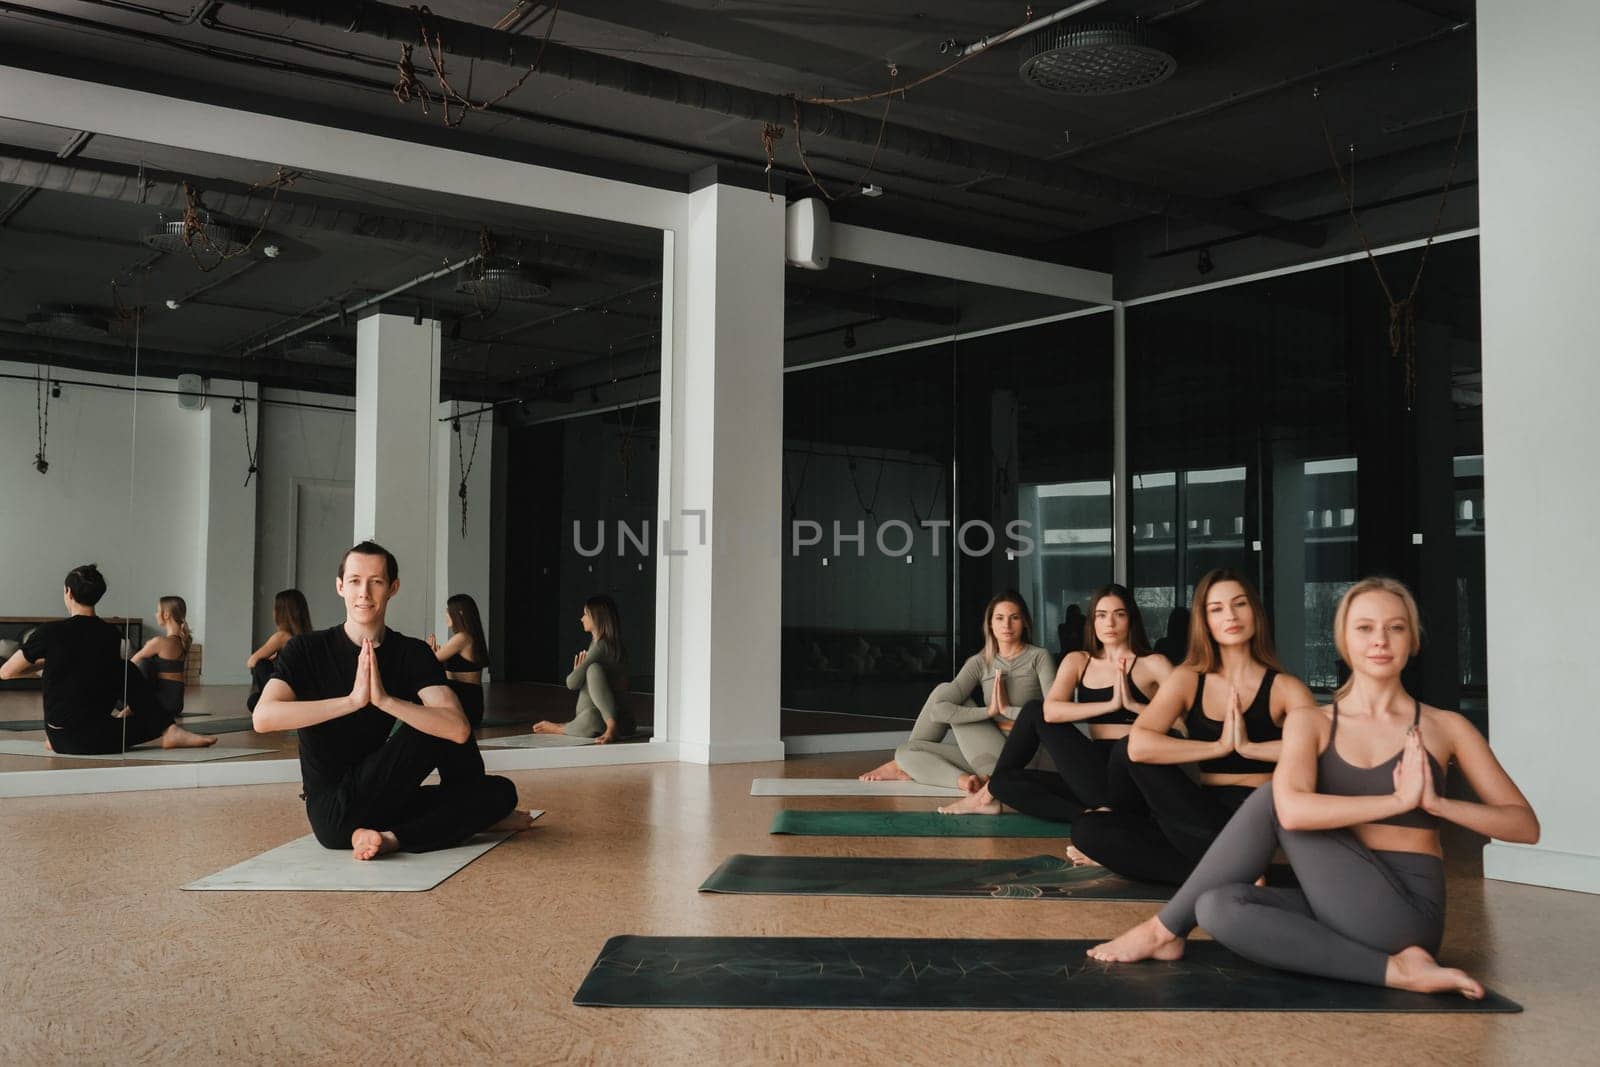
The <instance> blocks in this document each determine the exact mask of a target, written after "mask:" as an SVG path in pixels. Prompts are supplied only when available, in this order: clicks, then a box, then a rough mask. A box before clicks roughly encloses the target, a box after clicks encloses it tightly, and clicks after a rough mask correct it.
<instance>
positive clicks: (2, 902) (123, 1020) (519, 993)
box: [0, 753, 1600, 1064]
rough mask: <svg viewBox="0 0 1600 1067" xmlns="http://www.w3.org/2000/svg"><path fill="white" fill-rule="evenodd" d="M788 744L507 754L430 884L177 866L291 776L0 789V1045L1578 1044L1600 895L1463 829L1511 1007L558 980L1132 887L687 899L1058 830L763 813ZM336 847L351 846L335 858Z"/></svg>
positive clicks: (27, 1052) (1040, 908)
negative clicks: (321, 886)
mask: <svg viewBox="0 0 1600 1067" xmlns="http://www.w3.org/2000/svg"><path fill="white" fill-rule="evenodd" d="M876 755H877V754H874V753H858V754H854V755H849V756H844V755H840V756H827V757H815V758H809V759H799V760H791V761H790V762H788V763H787V764H740V765H722V766H717V767H710V768H707V767H701V766H692V765H679V764H657V765H637V766H618V767H600V768H581V769H572V770H545V771H525V772H513V773H512V775H511V777H512V778H513V780H515V781H516V783H517V786H518V788H519V790H520V792H521V802H522V804H523V805H525V806H533V807H540V808H545V809H547V810H548V814H547V815H546V816H545V818H544V819H543V820H541V822H540V824H539V825H538V827H537V828H536V829H535V830H533V831H531V832H529V833H526V834H523V835H520V836H518V837H515V838H513V839H512V840H510V841H508V842H507V843H506V844H503V845H501V846H500V847H498V848H496V849H494V850H493V851H491V852H489V853H488V854H487V855H485V856H484V857H483V858H481V859H479V860H478V861H476V862H475V863H473V864H472V865H470V866H469V867H467V868H466V869H465V870H463V871H462V872H460V873H459V874H457V875H456V876H455V877H453V878H451V879H450V880H449V881H447V882H445V883H444V884H443V885H441V886H440V887H438V888H437V889H435V890H433V891H432V892H428V893H421V894H388V895H381V894H372V895H366V894H344V893H321V894H318V893H306V894H291V893H252V894H234V893H184V892H181V891H180V890H179V889H178V888H177V887H178V886H180V885H182V884H183V883H185V882H187V881H189V880H191V879H193V878H195V877H198V876H200V875H204V874H207V873H210V872H212V871H215V870H219V869H221V868H223V867H225V866H228V865H230V864H233V863H236V862H238V861H240V860H243V859H245V858H248V857H249V856H252V855H254V854H256V853H258V852H261V851H264V850H266V849H268V848H270V847H273V846H275V845H278V844H282V843H283V842H285V841H288V840H290V839H291V838H294V837H297V836H299V835H301V834H303V833H304V832H305V831H306V827H305V823H304V817H303V813H302V808H301V805H300V803H299V801H298V800H297V799H296V792H297V789H296V788H295V787H292V786H246V787H229V788H213V789H187V790H176V791H163V792H144V793H125V794H117V795H113V796H81V797H48V798H28V799H14V800H8V801H6V802H5V803H4V805H3V806H0V840H3V841H4V842H5V843H6V848H5V853H4V864H3V865H0V914H3V915H4V920H5V921H4V923H3V926H0V930H3V936H0V1004H3V1005H4V1010H3V1011H0V1063H6V1064H40V1063H113V1062H114V1063H134V1062H161V1063H174V1064H179V1063H199V1062H211V1061H218V1060H224V1059H225V1060H228V1061H233V1062H252V1063H281V1062H304V1063H333V1062H349V1061H353V1060H356V1059H358V1058H359V1059H361V1060H364V1061H370V1062H383V1063H388V1062H423V1061H426V1062H441V1063H457V1062H468V1061H472V1062H518V1063H573V1062H578V1063H585V1062H619V1061H629V1060H634V1061H643V1062H649V1063H687V1062H697V1063H699V1062H707V1063H768V1062H807V1063H815V1062H843V1061H847V1060H849V1061H857V1062H860V1061H882V1062H908V1061H917V1062H939V1063H967V1064H973V1063H1060V1062H1068V1061H1071V1062H1105V1063H1119V1062H1169V1061H1184V1062H1220V1061H1230V1062H1274V1063H1276V1062H1282V1061H1285V1060H1290V1061H1293V1062H1296V1063H1334V1062H1349V1060H1350V1059H1351V1058H1352V1057H1358V1058H1359V1059H1360V1060H1361V1061H1364V1062H1368V1063H1401V1062H1406V1061H1411V1062H1463V1063H1529V1062H1540V1061H1543V1062H1548V1063H1572V1062H1580V1061H1587V1062H1594V1059H1593V1057H1594V1050H1595V1048H1596V1047H1597V1046H1600V1021H1597V1015H1596V1013H1595V1012H1594V1011H1593V1008H1592V1004H1591V1002H1592V989H1593V985H1594V982H1593V974H1594V966H1595V963H1594V961H1595V960H1596V959H1600V921H1597V920H1600V900H1597V899H1596V898H1594V897H1589V896H1584V895H1581V894H1573V893H1562V892H1557V891H1553V890H1543V889H1534V888H1530V887H1526V886H1517V885H1511V884H1506V883H1499V882H1487V883H1486V882H1483V881H1481V880H1480V878H1479V875H1478V862H1477V857H1476V849H1475V848H1474V847H1473V845H1472V843H1471V842H1463V843H1456V842H1452V844H1453V845H1456V844H1462V845H1464V847H1457V848H1455V859H1454V861H1453V862H1452V866H1451V887H1450V920H1449V930H1448V934H1447V938H1446V946H1445V952H1444V955H1445V957H1446V959H1448V960H1450V961H1451V962H1453V963H1456V964H1459V965H1461V966H1465V967H1468V968H1469V969H1471V970H1473V971H1474V972H1475V973H1477V974H1479V975H1480V976H1481V977H1483V978H1484V979H1485V980H1486V981H1488V982H1489V983H1490V984H1491V985H1493V986H1495V987H1496V988H1498V989H1499V990H1500V991H1501V992H1503V993H1505V994H1507V995H1508V996H1510V997H1512V998H1513V999H1515V1000H1518V1001H1520V1002H1522V1003H1523V1004H1524V1006H1525V1007H1526V1009H1527V1010H1526V1011H1525V1012H1524V1013H1523V1014H1521V1015H1496V1016H1487V1015H1480V1016H1404V1017H1402V1016H1381V1015H1268V1014H1262V1015H1247V1014H1203V1013H1192V1014H1191V1013H1183V1014H1147V1015H1127V1014H1087V1013H1083V1014H1079V1013H1070V1014H1069V1013H1049V1014H1041V1015H1027V1016H1018V1015H1013V1014H983V1013H965V1012H939V1013H924V1012H903V1013H882V1012H812V1011H697V1010H696V1011H691V1010H654V1011H637V1010H616V1009H593V1008H577V1007H574V1006H572V1004H571V1003H570V1001H571V997H572V994H573V992H574V990H575V989H576V988H577V986H578V983H579V982H580V981H581V979H582V978H583V975H584V974H585V972H586V971H587V969H588V967H589V964H590V963H591V962H592V961H593V959H594V957H595V955H596V954H597V953H598V951H599V949H600V947H601V945H602V944H603V943H604V942H605V940H606V938H607V937H609V936H610V935H613V934H618V933H644V934H691V935H693V934H728V935H757V934H770V935H791V936H952V937H954V936H965V937H1098V936H1102V935H1109V934H1113V933H1115V932H1117V931H1119V930H1120V929H1122V928H1123V927H1124V926H1126V925H1128V924H1129V923H1131V922H1132V921H1135V920H1137V919H1139V918H1142V917H1143V916H1144V915H1145V914H1147V913H1148V909H1149V905H1139V904H1113V903H1090V902H1034V901H971V900H886V899H885V900H861V899H845V898H801V897H723V896H705V897H702V896H700V895H698V894H697V893H696V892H695V887H696V886H697V885H698V884H699V882H700V881H701V880H702V879H703V878H704V877H705V875H706V874H708V873H709V872H710V871H711V870H712V869H713V868H714V867H716V865H717V864H718V863H719V862H720V861H721V860H722V859H723V858H724V857H726V856H727V855H728V854H730V853H733V852H751V853H790V854H807V853H809V854H838V855H874V854H876V855H891V856H937V855H959V856H972V857H997V856H1011V855H1030V854H1033V853H1035V852H1038V851H1041V850H1048V849H1052V848H1055V847H1059V846H1058V845H1056V844H1055V843H1054V842H1046V841H1028V840H1012V841H998V840H984V839H959V840H948V839H926V838H925V839H893V840H884V839H879V840H860V839H847V838H810V839H806V838H774V837H769V836H768V835H767V833H766V829H767V825H768V822H769V821H770V819H771V817H772V813H773V812H774V811H776V810H778V809H779V808H780V807H782V806H785V805H789V806H795V807H813V806H829V805H834V806H839V807H852V806H858V805H861V804H871V805H874V806H883V807H898V808H905V809H913V810H914V809H922V808H926V807H930V806H932V802H929V801H922V800H884V801H851V800H821V799H815V798H808V799H804V800H783V799H778V798H752V797H750V796H748V795H747V793H748V791H749V785H750V779H751V778H752V777H754V776H758V775H759V776H772V775H782V774H790V775H799V776H815V777H834V776H839V775H843V774H848V773H852V772H854V771H857V770H860V769H862V768H864V767H867V766H871V765H872V764H873V763H874V762H875V760H874V757H875V756H876ZM352 862H354V861H352Z"/></svg>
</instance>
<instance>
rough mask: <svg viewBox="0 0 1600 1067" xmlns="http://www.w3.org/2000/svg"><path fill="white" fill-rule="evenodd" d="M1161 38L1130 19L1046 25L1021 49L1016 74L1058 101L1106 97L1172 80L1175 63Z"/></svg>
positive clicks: (1167, 43) (1167, 44) (1175, 68)
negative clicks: (1020, 60)
mask: <svg viewBox="0 0 1600 1067" xmlns="http://www.w3.org/2000/svg"><path fill="white" fill-rule="evenodd" d="M1168 49H1169V42H1168V40H1167V38H1166V36H1165V35H1163V34H1159V33H1157V32H1156V31H1154V30H1152V29H1150V28H1149V27H1147V26H1145V25H1143V24H1142V23H1139V22H1137V21H1134V20H1132V19H1113V20H1105V19H1101V20H1096V21H1094V22H1086V23H1074V24H1073V25H1071V26H1063V25H1056V26H1046V27H1045V28H1044V29H1042V30H1040V31H1039V32H1038V33H1036V34H1034V35H1033V36H1032V37H1030V38H1029V39H1028V41H1027V42H1026V43H1025V44H1024V46H1023V60H1022V66H1021V68H1019V69H1018V71H1017V73H1018V74H1020V75H1021V76H1022V80H1023V81H1025V82H1027V83H1028V84H1029V85H1031V86H1033V87H1034V88H1036V89H1043V90H1045V91H1046V92H1050V93H1060V94H1061V95H1063V96H1110V95H1112V94H1113V93H1129V92H1133V91H1134V90H1135V89H1147V88H1149V87H1150V86H1152V85H1157V84H1159V83H1161V82H1164V81H1166V80H1167V79H1168V78H1170V77H1172V73H1173V71H1175V70H1177V69H1178V60H1177V58H1176V57H1175V56H1173V54H1172V53H1171V52H1170V51H1169V50H1168Z"/></svg>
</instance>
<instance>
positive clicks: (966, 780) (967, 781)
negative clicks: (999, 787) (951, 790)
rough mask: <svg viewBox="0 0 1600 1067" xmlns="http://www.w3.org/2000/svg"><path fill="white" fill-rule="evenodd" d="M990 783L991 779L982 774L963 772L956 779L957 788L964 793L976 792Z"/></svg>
mask: <svg viewBox="0 0 1600 1067" xmlns="http://www.w3.org/2000/svg"><path fill="white" fill-rule="evenodd" d="M988 784H989V779H987V778H985V777H984V776H983V775H981V774H963V775H962V776H961V777H959V778H957V779H956V788H957V789H959V790H961V791H962V792H963V793H976V792H977V791H978V790H980V789H983V788H985V787H986V786H988Z"/></svg>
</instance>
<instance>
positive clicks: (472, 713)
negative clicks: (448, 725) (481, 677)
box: [450, 678, 483, 730]
mask: <svg viewBox="0 0 1600 1067" xmlns="http://www.w3.org/2000/svg"><path fill="white" fill-rule="evenodd" d="M450 691H451V692H453V693H455V695H456V699H457V700H459V701H461V710H462V712H463V713H464V714H465V715H466V717H467V723H468V725H470V726H471V727H472V728H473V730H477V728H478V727H480V726H482V725H483V686H482V685H475V684H473V683H471V682H458V681H456V680H455V679H454V678H451V679H450Z"/></svg>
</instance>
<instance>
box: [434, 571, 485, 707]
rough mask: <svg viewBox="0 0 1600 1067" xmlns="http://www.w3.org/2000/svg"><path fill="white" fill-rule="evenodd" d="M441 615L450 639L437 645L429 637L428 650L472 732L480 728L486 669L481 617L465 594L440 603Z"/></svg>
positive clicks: (474, 602)
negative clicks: (438, 666) (439, 666)
mask: <svg viewBox="0 0 1600 1067" xmlns="http://www.w3.org/2000/svg"><path fill="white" fill-rule="evenodd" d="M444 615H445V620H446V621H447V622H449V624H450V638H449V640H447V641H446V642H445V643H444V644H442V645H441V644H439V642H438V639H437V638H435V637H434V635H433V634H429V635H428V647H429V648H431V649H433V654H434V657H435V658H436V659H438V661H439V662H440V663H441V664H443V665H444V676H445V680H446V681H447V682H449V683H450V688H451V689H452V690H454V692H455V694H456V699H457V700H459V701H461V710H462V712H464V713H465V714H466V716H467V722H469V723H471V724H472V728H473V729H474V730H476V729H477V728H478V727H479V726H481V725H483V669H484V668H485V667H487V666H488V665H489V642H488V641H486V640H484V637H483V617H482V616H481V615H479V614H478V602H477V601H476V600H473V599H472V598H471V597H470V596H468V595H467V594H465V593H457V594H455V595H454V596H452V597H451V598H450V599H448V600H446V601H445V602H444Z"/></svg>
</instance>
